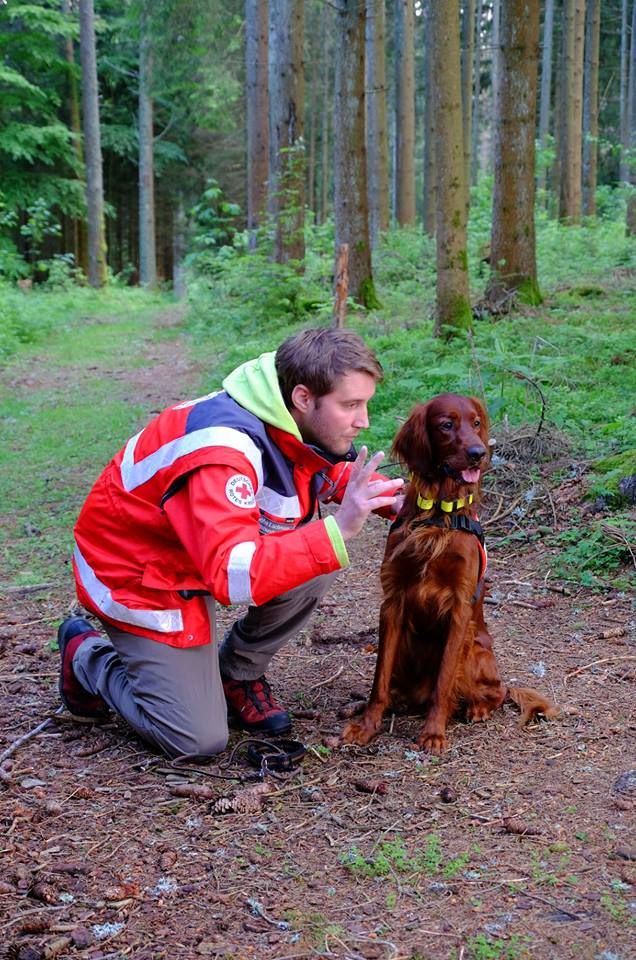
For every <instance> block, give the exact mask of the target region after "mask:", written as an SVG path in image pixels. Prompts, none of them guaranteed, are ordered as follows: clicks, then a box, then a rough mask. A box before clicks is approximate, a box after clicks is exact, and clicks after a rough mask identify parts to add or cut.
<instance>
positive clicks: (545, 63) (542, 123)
mask: <svg viewBox="0 0 636 960" xmlns="http://www.w3.org/2000/svg"><path fill="white" fill-rule="evenodd" d="M553 38H554V0H546V3H545V12H544V15H543V53H542V56H541V100H540V104H539V143H540V145H541V149H542V150H544V151H545V149H546V147H547V145H548V134H549V131H550V100H551V97H552V41H553ZM546 181H547V166H546V163H545V160H544V162H543V164H542V167H541V171H540V174H539V186H541V187H545V185H546Z"/></svg>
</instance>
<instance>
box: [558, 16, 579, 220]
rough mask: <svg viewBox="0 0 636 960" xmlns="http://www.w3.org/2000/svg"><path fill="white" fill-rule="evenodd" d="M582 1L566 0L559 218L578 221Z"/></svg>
mask: <svg viewBox="0 0 636 960" xmlns="http://www.w3.org/2000/svg"><path fill="white" fill-rule="evenodd" d="M584 28H585V0H565V31H566V33H565V41H566V53H565V89H564V101H563V102H564V105H565V110H564V114H565V115H564V117H563V123H562V130H563V142H562V148H561V158H562V159H561V164H560V173H561V189H560V202H559V217H560V219H561V220H563V221H564V223H568V224H576V223H580V222H581V209H582V194H581V157H582V148H583V138H582V130H583V40H584Z"/></svg>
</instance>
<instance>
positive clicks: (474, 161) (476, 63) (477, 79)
mask: <svg viewBox="0 0 636 960" xmlns="http://www.w3.org/2000/svg"><path fill="white" fill-rule="evenodd" d="M482 16H483V0H477V22H476V36H475V54H474V59H473V85H474V89H473V108H472V121H471V125H470V127H471V133H470V138H471V146H470V182H471V184H473V185H476V184H477V183H478V181H479V122H480V106H481V22H482Z"/></svg>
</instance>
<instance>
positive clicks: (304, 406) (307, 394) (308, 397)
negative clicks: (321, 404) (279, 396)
mask: <svg viewBox="0 0 636 960" xmlns="http://www.w3.org/2000/svg"><path fill="white" fill-rule="evenodd" d="M313 399H314V395H313V393H312V392H311V390H310V389H309V387H306V386H305V384H304V383H297V384H296V386H295V387H294V389H293V390H292V392H291V402H292V409H294V408H295V409H296V410H298V411H299V412H300V413H307V410H308V409H309V406H310V404H311V401H312V400H313Z"/></svg>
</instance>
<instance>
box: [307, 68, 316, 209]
mask: <svg viewBox="0 0 636 960" xmlns="http://www.w3.org/2000/svg"><path fill="white" fill-rule="evenodd" d="M316 73H317V71H316V63H315V60H314V62H313V64H312V69H311V74H310V78H309V155H308V158H307V209H308V210H311V211H312V213H314V218H315V211H316V93H317V91H316V87H317V82H316V80H317V78H316Z"/></svg>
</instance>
